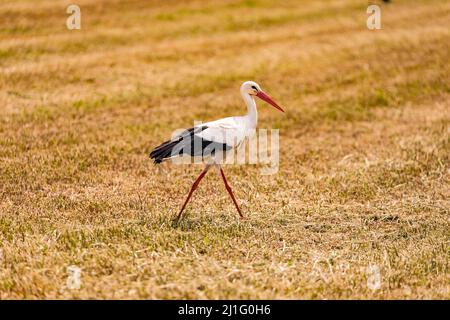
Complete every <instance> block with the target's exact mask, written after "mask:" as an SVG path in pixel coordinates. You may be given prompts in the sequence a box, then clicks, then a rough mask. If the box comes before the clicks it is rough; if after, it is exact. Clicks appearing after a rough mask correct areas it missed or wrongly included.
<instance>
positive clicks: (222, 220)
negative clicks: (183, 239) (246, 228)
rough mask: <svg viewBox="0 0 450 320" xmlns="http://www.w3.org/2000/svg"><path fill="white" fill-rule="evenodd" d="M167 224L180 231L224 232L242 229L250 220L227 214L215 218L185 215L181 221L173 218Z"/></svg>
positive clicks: (168, 219)
mask: <svg viewBox="0 0 450 320" xmlns="http://www.w3.org/2000/svg"><path fill="white" fill-rule="evenodd" d="M166 223H167V224H168V225H169V226H170V228H171V229H178V230H181V231H197V230H200V229H202V230H204V229H210V230H216V231H217V230H223V229H224V228H227V229H228V228H236V227H237V228H240V227H242V226H243V225H247V224H248V223H249V221H248V220H239V219H231V218H230V217H229V216H228V215H226V214H221V215H215V216H206V215H200V216H194V215H185V216H184V217H183V218H182V219H180V221H175V220H174V219H173V217H170V218H167V221H166Z"/></svg>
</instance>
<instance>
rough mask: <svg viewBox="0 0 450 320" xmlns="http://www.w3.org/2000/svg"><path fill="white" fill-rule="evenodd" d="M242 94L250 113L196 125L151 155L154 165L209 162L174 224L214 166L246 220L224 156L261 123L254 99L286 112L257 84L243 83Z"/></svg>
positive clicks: (159, 147) (251, 82)
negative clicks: (225, 168)
mask: <svg viewBox="0 0 450 320" xmlns="http://www.w3.org/2000/svg"><path fill="white" fill-rule="evenodd" d="M241 95H242V98H243V99H244V101H245V104H246V105H247V114H246V115H245V116H237V117H228V118H223V119H219V120H216V121H211V122H206V123H202V124H200V125H197V126H194V127H193V128H190V129H188V130H185V131H183V132H182V133H181V134H179V135H177V136H175V137H174V138H172V139H171V140H169V141H166V142H164V143H163V144H161V145H159V146H158V147H156V148H155V149H154V150H153V151H152V152H151V153H150V158H151V159H153V161H154V162H155V164H159V163H161V162H162V161H165V160H168V159H173V158H175V157H179V156H189V157H191V158H194V157H201V158H202V160H203V162H205V163H206V166H205V168H204V169H203V171H202V173H201V174H200V175H199V176H198V178H197V179H196V180H195V182H194V184H193V185H192V187H191V189H190V191H189V194H188V196H187V198H186V201H185V202H184V204H183V206H182V207H181V210H180V212H179V213H178V216H177V217H176V218H175V220H174V221H175V223H177V222H178V221H179V220H180V218H181V215H182V213H183V210H184V208H185V207H186V205H187V203H188V202H189V199H190V198H191V196H192V193H193V192H194V191H195V189H197V187H198V185H199V183H200V181H201V180H202V178H203V177H204V176H205V175H206V173H207V172H208V170H209V169H210V168H211V166H213V165H214V166H216V167H218V168H219V169H220V174H221V176H222V179H223V182H224V183H225V187H226V189H227V191H228V193H229V194H230V196H231V199H232V200H233V202H234V205H235V206H236V209H237V211H238V213H239V216H240V217H241V218H244V216H243V214H242V211H241V209H240V208H239V205H238V203H237V201H236V198H235V197H234V194H233V191H232V190H231V187H230V186H229V184H228V181H227V179H226V178H225V174H224V172H223V169H222V167H221V163H222V160H223V154H222V153H223V152H228V151H232V150H234V149H235V148H237V147H239V146H240V145H241V144H242V142H244V140H245V139H248V138H250V136H251V134H252V133H253V132H254V131H255V129H256V124H257V122H258V112H257V110H256V103H255V99H254V97H255V96H256V97H258V98H260V99H262V100H264V101H266V102H267V103H269V104H271V105H272V106H274V107H275V108H276V109H278V110H280V111H282V112H284V110H283V109H282V108H281V107H280V106H279V105H278V104H277V103H276V102H275V101H273V100H272V98H271V97H269V96H268V95H267V94H266V93H265V92H264V91H262V89H261V87H260V86H259V85H258V84H257V83H256V82H253V81H246V82H244V83H243V84H242V85H241Z"/></svg>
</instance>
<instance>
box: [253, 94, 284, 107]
mask: <svg viewBox="0 0 450 320" xmlns="http://www.w3.org/2000/svg"><path fill="white" fill-rule="evenodd" d="M256 96H257V97H258V98H260V99H261V100H264V101H265V102H267V103H268V104H271V105H272V106H274V107H275V108H277V109H278V110H280V111H281V112H284V110H283V109H282V108H281V107H280V106H279V105H278V104H277V103H276V102H275V101H273V99H272V98H271V97H269V96H268V95H267V94H266V93H265V92H263V91H258V93H257V94H256Z"/></svg>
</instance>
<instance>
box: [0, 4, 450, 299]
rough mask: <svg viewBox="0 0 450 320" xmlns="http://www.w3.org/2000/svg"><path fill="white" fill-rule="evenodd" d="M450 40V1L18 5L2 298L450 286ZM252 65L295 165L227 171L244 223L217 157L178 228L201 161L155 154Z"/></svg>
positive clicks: (408, 291)
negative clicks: (71, 271) (71, 280)
mask: <svg viewBox="0 0 450 320" xmlns="http://www.w3.org/2000/svg"><path fill="white" fill-rule="evenodd" d="M70 4H76V5H78V6H79V8H80V10H81V29H79V30H77V29H75V30H69V29H68V28H67V26H66V21H67V19H68V18H69V16H70V15H71V13H67V12H66V9H67V7H68V6H69V5H70ZM370 4H377V5H379V7H380V9H381V29H379V30H369V29H368V28H367V19H368V18H369V14H368V13H367V12H366V10H367V7H368V6H369V5H370ZM449 36H450V2H449V1H437V0H426V1H425V0H416V1H406V0H393V1H390V2H389V3H385V2H383V1H361V0H345V1H333V0H329V1H291V0H286V1H269V0H223V1H197V0H193V1H190V0H185V1H172V0H164V1H156V0H155V1H153V0H151V1H135V0H131V1H118V0H112V1H111V0H108V1H106V0H77V1H75V2H74V1H50V0H35V1H26V0H17V1H11V0H3V1H1V3H0V248H1V253H2V254H1V255H0V256H1V258H0V298H1V299H7V298H163V299H164V298H193V299H195V298H268V299H273V298H307V299H309V298H319V299H325V298H327V299H329V298H334V299H336V298H383V299H386V298H444V299H448V298H449V297H450V289H449V285H448V284H449V279H450V278H449V256H448V240H449V237H448V236H449V234H448V230H449V221H448V213H449V199H450V191H449V169H448V163H449V149H450V148H449V110H450V109H449V95H450V82H449V63H448V61H449V60H450V41H449ZM245 80H254V81H257V82H258V83H259V84H260V85H261V86H262V88H263V89H264V90H267V92H269V93H270V94H271V95H272V96H273V98H274V99H275V100H276V101H277V102H279V103H280V105H281V106H282V107H283V108H284V109H285V110H286V115H284V116H280V114H279V113H277V112H273V111H272V110H271V108H269V107H267V106H266V105H264V104H260V106H259V111H260V117H259V126H260V127H261V128H276V129H280V144H281V149H280V162H281V164H280V170H279V173H278V174H276V175H274V176H268V177H263V176H261V175H259V171H258V168H257V166H247V167H242V166H230V167H229V168H228V167H227V168H226V171H228V172H230V183H231V185H232V186H233V187H234V190H235V192H236V194H237V198H238V199H239V202H240V203H241V204H242V207H243V210H244V213H245V214H247V215H248V217H249V219H248V220H247V221H246V222H244V223H242V222H239V221H238V219H237V217H236V213H235V212H234V208H233V206H232V203H231V202H229V200H228V198H227V194H226V193H225V192H224V189H223V187H222V186H221V184H220V183H218V182H217V181H218V180H217V179H219V178H218V177H217V175H216V174H215V173H213V174H209V175H208V176H207V177H206V179H205V181H206V182H203V184H202V185H201V186H200V188H199V189H200V191H199V192H198V193H197V194H195V195H194V198H193V201H192V202H191V203H190V205H189V207H188V211H187V212H188V217H187V218H186V221H184V222H183V224H182V225H181V226H180V227H179V228H174V227H172V226H171V224H170V218H171V217H172V216H173V215H174V214H175V213H176V212H177V209H179V205H180V204H181V201H182V199H183V197H184V196H185V193H186V192H187V191H188V188H189V186H190V183H191V181H192V180H193V179H194V178H195V176H196V175H197V174H198V172H199V171H200V170H201V167H195V166H194V167H186V166H170V164H163V165H161V166H159V167H155V166H153V164H152V163H151V161H150V160H149V159H148V152H149V151H150V150H151V149H152V148H153V147H154V146H156V145H157V144H159V143H160V142H162V141H163V140H166V139H167V138H169V137H170V136H171V133H172V132H173V130H175V129H179V128H186V127H190V126H192V125H193V124H194V121H196V120H197V121H198V120H203V121H209V120H213V119H215V118H219V117H225V116H231V115H240V114H244V113H245V112H246V109H245V105H244V103H243V101H242V100H241V97H240V95H239V86H240V84H241V82H242V81H245ZM219 182H220V181H219ZM211 194H217V198H218V199H217V201H211V199H210V198H209V197H210V195H211ZM208 199H209V200H208ZM373 264H375V265H376V266H377V268H378V269H377V268H375V270H380V272H381V276H380V279H381V282H380V284H379V286H375V288H374V287H373V286H368V285H367V281H369V280H370V279H369V278H370V275H368V274H367V271H366V270H367V267H368V266H369V265H373ZM69 265H75V266H78V267H79V268H80V269H81V287H80V288H78V289H73V288H72V289H71V288H69V287H68V286H67V284H66V280H67V276H68V274H67V267H68V266H69ZM371 270H373V268H372V269H371ZM377 279H378V278H377Z"/></svg>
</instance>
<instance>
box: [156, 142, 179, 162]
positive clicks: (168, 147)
mask: <svg viewBox="0 0 450 320" xmlns="http://www.w3.org/2000/svg"><path fill="white" fill-rule="evenodd" d="M178 142H179V141H173V140H169V141H166V142H164V143H163V144H161V145H159V146H157V147H156V148H155V149H153V151H152V152H151V153H150V158H151V159H153V161H154V162H155V164H159V163H161V162H163V161H164V160H166V159H168V158H170V157H171V155H172V150H173V148H174V147H175V146H176V145H177V144H178Z"/></svg>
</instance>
